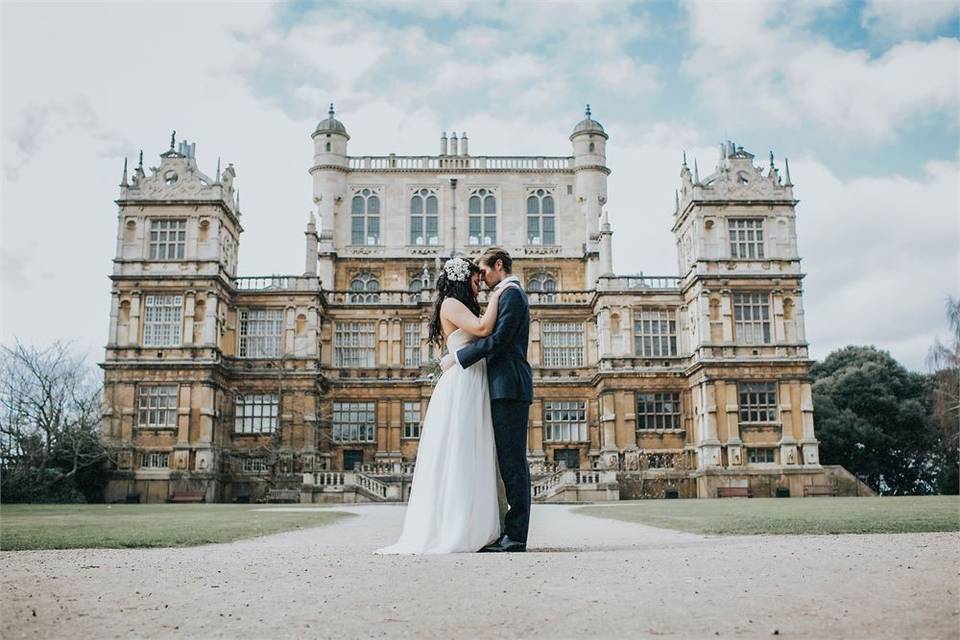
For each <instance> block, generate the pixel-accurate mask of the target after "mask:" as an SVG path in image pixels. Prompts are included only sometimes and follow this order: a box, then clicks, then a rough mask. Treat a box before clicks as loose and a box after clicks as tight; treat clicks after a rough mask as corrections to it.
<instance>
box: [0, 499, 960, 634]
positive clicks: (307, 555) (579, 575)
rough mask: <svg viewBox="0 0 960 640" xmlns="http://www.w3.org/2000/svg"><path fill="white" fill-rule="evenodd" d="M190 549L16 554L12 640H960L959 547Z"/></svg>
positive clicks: (601, 533)
mask: <svg viewBox="0 0 960 640" xmlns="http://www.w3.org/2000/svg"><path fill="white" fill-rule="evenodd" d="M337 510H340V511H350V512H353V513H356V514H359V515H360V517H358V518H350V519H347V520H345V521H342V522H338V523H336V524H333V525H330V526H327V527H322V528H318V529H309V530H301V531H296V532H290V533H284V534H279V535H273V536H268V537H265V538H259V539H256V540H250V541H244V542H236V543H231V544H221V545H207V546H203V547H193V548H188V549H136V550H120V549H110V550H73V551H22V552H3V553H0V562H2V567H3V571H2V580H0V595H2V608H0V614H2V622H0V636H2V637H3V638H4V639H5V640H12V639H13V638H67V637H72V638H76V637H80V638H121V637H130V636H134V637H151V638H158V637H162V638H178V637H182V638H233V637H243V638H271V639H272V638H285V637H307V636H310V637H330V636H336V637H338V638H354V637H359V638H367V637H386V638H393V637H416V638H454V637H456V638H493V637H516V638H537V637H542V638H578V639H580V638H585V637H589V638H593V637H600V638H611V637H654V636H656V637H661V636H673V637H683V638H715V637H718V636H719V637H730V636H735V637H771V636H773V635H777V636H779V637H787V638H790V637H804V638H906V637H910V638H956V637H958V636H960V599H958V589H960V534H956V533H951V534H940V533H937V534H933V533H931V534H902V535H856V536H854V535H843V536H752V537H724V538H720V537H708V536H700V535H694V534H688V533H679V532H674V531H667V530H662V529H655V528H651V527H645V526H641V525H637V524H631V523H626V522H617V521H613V520H605V519H598V518H592V517H588V516H584V515H578V514H574V513H571V512H570V508H569V507H567V506H563V505H535V506H534V511H533V520H532V527H533V528H532V531H531V551H536V552H528V553H526V554H456V555H448V556H429V557H409V556H408V557H396V556H383V557H382V556H375V555H373V554H372V553H371V551H372V550H373V549H375V548H377V547H380V546H383V545H386V544H389V543H390V542H393V541H394V539H395V537H396V536H397V534H398V533H399V530H400V525H401V523H402V519H403V507H402V506H395V505H368V506H356V507H337Z"/></svg>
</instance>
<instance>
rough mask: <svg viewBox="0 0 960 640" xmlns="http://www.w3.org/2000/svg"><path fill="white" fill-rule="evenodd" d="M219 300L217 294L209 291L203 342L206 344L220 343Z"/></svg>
mask: <svg viewBox="0 0 960 640" xmlns="http://www.w3.org/2000/svg"><path fill="white" fill-rule="evenodd" d="M217 302H218V300H217V294H215V293H213V292H212V291H208V292H207V300H206V304H205V305H204V308H205V313H206V316H204V319H203V344H204V345H205V346H210V347H216V346H217V345H218V344H219V340H218V339H217V337H218V336H217V332H218V327H217Z"/></svg>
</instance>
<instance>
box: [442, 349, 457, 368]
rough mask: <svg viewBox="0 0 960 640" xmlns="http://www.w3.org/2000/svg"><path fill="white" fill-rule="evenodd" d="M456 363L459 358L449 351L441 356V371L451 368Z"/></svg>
mask: <svg viewBox="0 0 960 640" xmlns="http://www.w3.org/2000/svg"><path fill="white" fill-rule="evenodd" d="M455 364H457V359H456V358H455V357H454V355H453V354H452V353H448V354H447V355H445V356H443V357H442V358H440V369H441V371H446V370H447V369H449V368H450V367H452V366H453V365H455Z"/></svg>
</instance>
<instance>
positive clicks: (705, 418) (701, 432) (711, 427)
mask: <svg viewBox="0 0 960 640" xmlns="http://www.w3.org/2000/svg"><path fill="white" fill-rule="evenodd" d="M715 392H716V390H715V389H714V385H713V383H710V382H701V383H700V385H699V386H698V387H697V388H696V390H695V393H696V394H697V396H698V397H697V403H698V405H699V406H700V413H699V417H700V425H699V428H698V429H697V432H698V433H697V449H698V451H699V453H700V455H699V458H700V459H699V463H698V465H697V466H698V467H699V468H700V469H706V468H707V467H715V466H717V465H719V464H720V462H721V456H720V440H719V438H718V437H717V403H716V398H715V396H714V394H715Z"/></svg>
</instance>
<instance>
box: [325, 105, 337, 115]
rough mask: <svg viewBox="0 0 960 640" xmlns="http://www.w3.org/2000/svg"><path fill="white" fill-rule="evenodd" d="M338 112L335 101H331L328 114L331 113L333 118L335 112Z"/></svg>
mask: <svg viewBox="0 0 960 640" xmlns="http://www.w3.org/2000/svg"><path fill="white" fill-rule="evenodd" d="M336 112H337V111H336V109H334V108H333V103H332V102H331V103H330V109H329V110H328V111H327V115H329V116H330V117H331V118H333V116H334V114H335V113H336Z"/></svg>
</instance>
